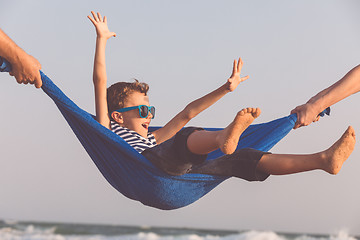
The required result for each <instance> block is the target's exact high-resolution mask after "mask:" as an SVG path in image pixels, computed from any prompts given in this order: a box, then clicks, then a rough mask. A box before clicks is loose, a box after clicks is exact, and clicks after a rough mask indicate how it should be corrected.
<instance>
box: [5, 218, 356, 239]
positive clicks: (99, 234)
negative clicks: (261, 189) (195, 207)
mask: <svg viewBox="0 0 360 240" xmlns="http://www.w3.org/2000/svg"><path fill="white" fill-rule="evenodd" d="M0 240H360V238H359V237H356V236H350V235H349V234H347V233H346V232H345V231H340V232H338V233H337V234H335V235H313V234H294V233H279V232H273V231H255V230H247V231H228V230H226V231H223V230H210V229H191V228H168V227H145V226H143V227H140V226H117V225H96V224H75V223H41V222H21V221H5V220H0Z"/></svg>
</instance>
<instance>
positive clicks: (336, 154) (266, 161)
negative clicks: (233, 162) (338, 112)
mask: <svg viewBox="0 0 360 240" xmlns="http://www.w3.org/2000/svg"><path fill="white" fill-rule="evenodd" d="M354 146H355V131H354V129H353V128H352V127H349V128H348V129H347V130H346V131H345V133H344V134H343V135H342V136H341V138H340V139H339V140H338V141H336V142H335V143H334V144H333V145H332V146H331V147H330V148H329V149H327V150H325V151H322V152H319V153H315V154H306V155H295V154H267V155H264V156H263V157H262V158H261V160H260V161H259V164H258V167H257V168H258V170H259V171H262V172H265V173H268V174H272V175H285V174H292V173H299V172H305V171H311V170H316V169H320V170H324V171H326V172H328V173H330V174H337V173H338V172H339V171H340V169H341V166H342V164H343V163H344V162H345V160H346V159H347V158H348V157H349V156H350V154H351V153H352V151H353V150H354Z"/></svg>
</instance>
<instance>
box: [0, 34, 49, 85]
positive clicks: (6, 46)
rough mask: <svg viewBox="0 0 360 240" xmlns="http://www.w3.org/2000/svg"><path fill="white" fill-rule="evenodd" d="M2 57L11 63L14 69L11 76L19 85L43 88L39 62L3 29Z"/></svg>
mask: <svg viewBox="0 0 360 240" xmlns="http://www.w3.org/2000/svg"><path fill="white" fill-rule="evenodd" d="M0 56H2V57H3V58H5V59H6V60H7V61H9V62H10V64H11V67H12V70H11V72H10V75H11V76H14V77H15V78H16V81H17V82H18V83H24V84H28V83H30V84H35V87H37V88H40V87H41V85H42V81H41V77H40V72H39V70H40V69H41V65H40V63H39V61H38V60H36V59H35V58H34V57H33V56H31V55H29V54H27V53H26V52H25V51H24V50H22V49H21V48H20V47H19V46H18V45H16V43H15V42H14V41H12V40H11V39H10V38H9V37H8V36H7V35H6V34H5V33H4V32H3V31H2V30H1V29H0Z"/></svg>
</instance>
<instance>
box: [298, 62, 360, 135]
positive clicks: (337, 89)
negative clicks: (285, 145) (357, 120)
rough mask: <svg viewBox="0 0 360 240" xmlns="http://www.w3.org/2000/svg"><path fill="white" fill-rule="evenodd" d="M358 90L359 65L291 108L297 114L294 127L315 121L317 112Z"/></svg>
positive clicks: (359, 84) (359, 82) (359, 80)
mask: <svg viewBox="0 0 360 240" xmlns="http://www.w3.org/2000/svg"><path fill="white" fill-rule="evenodd" d="M359 91H360V65H358V66H356V67H355V68H353V69H352V70H351V71H349V72H348V73H347V74H346V75H345V76H344V77H343V78H342V79H340V80H339V81H337V82H336V83H334V84H333V85H331V86H330V87H328V88H326V89H324V90H322V91H321V92H319V93H318V94H316V95H315V96H314V97H312V98H310V100H309V101H308V102H307V103H306V104H303V105H300V106H298V107H296V108H295V109H293V110H292V111H291V113H296V114H297V116H298V119H297V122H296V123H295V127H294V129H296V128H299V127H302V126H307V125H309V124H310V123H312V122H314V121H317V120H318V119H319V118H318V114H319V113H320V112H321V111H323V110H324V109H326V108H327V107H330V106H331V105H333V104H335V103H337V102H339V101H341V100H343V99H344V98H346V97H348V96H350V95H352V94H354V93H357V92H359Z"/></svg>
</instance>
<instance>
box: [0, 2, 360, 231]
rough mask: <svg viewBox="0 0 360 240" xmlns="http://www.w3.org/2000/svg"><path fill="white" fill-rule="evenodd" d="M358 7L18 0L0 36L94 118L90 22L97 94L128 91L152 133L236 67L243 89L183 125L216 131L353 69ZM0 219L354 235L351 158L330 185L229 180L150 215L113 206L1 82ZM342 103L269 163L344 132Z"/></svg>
mask: <svg viewBox="0 0 360 240" xmlns="http://www.w3.org/2000/svg"><path fill="white" fill-rule="evenodd" d="M359 8H360V2H359V1H355V0H354V1H349V0H341V1H340V0H338V1H325V0H319V1H310V0H306V1H285V0H283V1H280V0H277V1H235V0H233V1H227V0H225V1H205V0H200V1H160V0H155V1H102V2H101V3H99V2H98V1H68V0H64V1H45V0H37V1H25V0H22V1H21V0H14V1H7V2H4V3H2V4H1V8H0V21H1V23H2V24H1V25H0V26H1V28H2V29H3V30H4V31H5V32H6V33H8V35H9V36H11V37H12V38H13V39H14V40H15V42H16V43H18V44H19V45H20V46H22V47H23V48H24V49H25V50H26V51H28V52H29V53H30V54H32V55H34V56H35V57H36V58H38V59H39V61H40V62H41V64H42V67H43V71H44V72H45V73H46V74H47V75H48V76H50V77H51V78H52V79H53V81H54V82H55V83H56V84H57V85H58V86H59V87H60V88H61V89H62V90H63V91H64V92H65V93H66V94H67V95H68V96H69V97H70V98H72V99H73V100H74V101H75V102H76V103H77V104H78V105H79V106H80V107H82V108H83V109H85V110H87V111H89V112H92V113H93V112H94V100H93V88H92V64H93V54H94V47H95V30H94V27H93V25H92V24H91V23H90V21H89V20H88V19H87V18H86V16H87V15H88V14H90V11H91V10H94V11H100V12H101V13H102V14H103V15H106V16H107V17H108V22H109V28H110V30H111V31H114V32H116V33H117V37H116V38H113V39H110V40H109V41H108V45H107V67H108V81H109V84H111V83H114V82H117V81H130V80H131V79H132V78H137V79H140V80H141V81H145V82H147V83H149V84H150V102H151V104H152V105H155V106H156V107H157V111H158V112H157V117H156V119H154V121H153V125H160V126H161V125H164V124H165V123H166V122H167V121H168V120H169V119H170V118H171V117H172V116H174V115H175V114H176V113H177V112H178V111H180V110H181V109H182V108H183V107H184V106H185V105H186V104H187V103H188V102H190V101H191V100H193V99H195V98H197V97H200V96H202V95H204V94H206V93H208V92H209V91H211V90H213V89H215V88H217V87H218V86H220V85H221V84H222V83H223V82H224V81H226V79H227V78H228V77H229V76H230V74H231V67H232V61H233V59H234V58H237V57H242V58H243V61H244V67H243V74H244V75H249V76H250V78H249V79H248V80H247V81H246V82H244V83H242V84H241V85H240V86H239V87H238V89H237V90H236V91H235V92H234V93H231V94H229V95H227V96H225V97H224V98H223V99H222V100H221V101H219V102H218V103H217V104H215V105H214V106H213V107H212V108H211V109H209V110H207V111H205V112H204V113H202V114H201V115H199V116H198V117H197V118H196V119H194V120H193V121H192V122H191V123H190V125H195V126H205V127H225V126H226V125H227V124H228V123H229V122H230V121H231V120H232V119H233V117H234V115H235V114H236V112H237V111H238V110H240V109H241V108H243V107H248V106H249V107H252V106H253V107H260V108H261V109H262V115H261V116H260V117H259V118H258V119H257V120H256V122H257V123H260V122H265V121H269V120H272V119H274V118H278V117H282V116H284V115H287V114H289V112H290V111H291V109H293V108H294V107H296V106H297V105H299V104H302V103H304V102H306V101H307V100H308V99H309V98H310V97H311V96H313V95H314V94H315V93H317V92H318V91H320V90H322V89H323V88H325V87H328V86H329V85H330V84H332V83H333V82H335V81H337V80H338V79H340V78H341V77H342V76H343V75H344V74H345V73H346V72H347V71H349V70H350V69H351V68H352V67H354V66H356V65H358V64H359V52H360V46H359V44H358V43H359V42H360V32H359V31H358V29H359V22H360V16H359V14H358V9H359ZM0 79H1V82H2V83H1V85H2V86H1V88H0V109H1V112H2V118H1V123H2V124H0V132H1V137H0V146H1V148H0V149H1V158H0V189H1V198H0V218H5V219H19V220H40V221H62V222H63V221H64V222H69V221H70V222H96V223H116V224H125V225H152V226H175V227H204V228H216V229H218V228H220V229H240V230H241V229H258V230H277V231H290V232H316V233H334V232H337V231H339V230H341V229H347V230H348V231H349V232H350V233H352V234H360V221H359V220H360V207H359V204H358V199H359V198H360V194H359V192H358V187H357V183H358V182H359V181H360V178H359V175H358V170H359V169H360V162H359V158H360V151H359V144H358V143H357V145H356V149H355V151H354V153H353V154H352V155H351V157H350V158H349V160H348V161H347V162H346V163H345V165H344V167H343V169H342V171H341V172H340V174H339V175H337V176H330V175H327V174H325V173H323V172H320V171H314V172H310V173H302V174H296V175H292V176H282V177H271V178H270V179H269V180H267V181H266V182H264V183H248V182H245V181H242V180H239V179H230V180H228V181H226V182H224V183H223V184H221V185H220V186H219V187H217V188H216V189H215V190H214V191H212V192H211V193H210V194H208V195H207V196H205V197H204V198H202V199H200V200H199V201H198V202H196V203H194V204H192V205H190V206H188V207H186V208H183V209H179V210H175V211H160V210H156V209H152V208H149V207H146V206H142V205H141V204H140V203H137V202H134V201H132V200H129V199H127V198H125V197H123V196H122V195H121V194H119V193H118V192H116V191H115V190H114V189H112V187H111V186H110V185H109V184H108V183H107V182H106V181H105V179H103V177H102V176H101V174H100V173H99V172H98V170H97V169H96V167H95V165H94V164H93V163H92V161H91V160H90V158H89V157H88V156H87V154H86V152H85V151H84V150H83V148H82V147H81V145H80V143H79V142H78V141H77V139H76V138H75V136H74V134H73V133H72V132H71V130H70V128H69V127H68V126H67V124H66V122H65V121H64V119H63V117H62V116H61V115H60V113H59V111H58V110H57V108H56V107H55V105H54V104H53V103H52V102H51V101H50V99H49V98H48V97H47V96H46V95H45V94H44V93H43V92H42V91H41V90H37V89H35V88H33V87H29V86H20V85H18V84H17V83H16V82H15V80H14V79H12V78H11V77H9V76H8V75H6V74H1V76H0ZM359 101H360V95H359V94H358V95H354V96H352V97H350V98H348V99H346V100H344V101H342V102H340V103H338V104H336V105H335V106H334V107H333V108H332V116H331V117H327V118H325V119H322V121H320V122H319V123H316V124H313V125H311V126H309V127H307V128H301V129H299V130H296V131H293V132H291V133H290V134H289V136H287V137H286V138H285V139H284V140H283V141H282V142H280V143H279V144H278V145H277V146H276V147H275V148H274V149H273V150H272V151H273V152H276V153H312V152H316V151H321V150H324V149H326V148H327V147H329V146H330V145H331V144H332V143H333V142H334V141H335V140H336V139H337V138H338V137H340V135H341V134H342V132H343V131H344V130H345V129H346V127H347V126H348V125H352V126H353V127H354V128H355V130H356V131H358V130H359V129H360V125H359V123H360V114H359V111H358V110H357V108H356V107H355V106H357V105H356V104H357V103H358V102H359Z"/></svg>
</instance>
